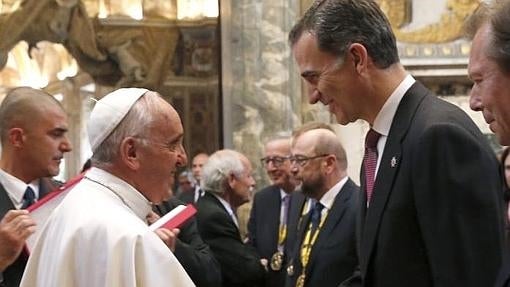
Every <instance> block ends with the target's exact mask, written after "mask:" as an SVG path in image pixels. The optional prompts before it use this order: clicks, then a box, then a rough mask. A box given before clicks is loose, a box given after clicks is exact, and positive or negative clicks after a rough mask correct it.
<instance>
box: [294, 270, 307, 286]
mask: <svg viewBox="0 0 510 287" xmlns="http://www.w3.org/2000/svg"><path fill="white" fill-rule="evenodd" d="M303 286H305V273H302V274H301V275H299V277H298V278H297V281H296V287H303Z"/></svg>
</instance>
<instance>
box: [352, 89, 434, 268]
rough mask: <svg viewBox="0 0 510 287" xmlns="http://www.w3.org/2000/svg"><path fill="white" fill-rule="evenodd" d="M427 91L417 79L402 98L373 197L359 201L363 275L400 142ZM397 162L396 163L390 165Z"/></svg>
mask: <svg viewBox="0 0 510 287" xmlns="http://www.w3.org/2000/svg"><path fill="white" fill-rule="evenodd" d="M427 93H428V90H427V89H426V88H425V87H423V85H421V84H420V83H418V82H416V83H415V84H413V86H412V87H411V88H410V89H409V90H408V91H407V92H406V94H405V95H404V97H403V98H402V100H401V102H400V104H399V106H398V108H397V112H396V113H395V117H394V118H393V122H392V124H391V128H390V132H389V134H388V139H387V141H386V145H385V147H384V151H383V154H382V159H381V162H380V164H379V170H378V172H377V177H376V181H375V184H374V191H373V198H372V202H371V203H370V206H369V208H368V210H367V208H366V195H362V198H361V199H362V200H361V203H360V204H361V220H362V222H361V223H362V226H361V230H360V231H361V248H360V265H361V271H362V274H366V272H367V268H368V263H369V261H370V256H371V254H372V250H373V247H374V243H375V239H376V237H377V233H378V230H379V224H380V222H381V218H382V217H383V212H384V210H385V208H386V203H387V201H388V198H389V196H390V194H391V191H392V188H393V182H394V178H395V176H396V174H397V172H398V170H399V167H400V164H399V163H400V162H401V161H402V141H403V139H404V138H405V135H406V134H407V130H408V128H409V125H410V123H411V120H412V118H413V116H414V114H415V112H416V109H417V107H418V105H419V104H420V102H421V101H422V100H423V98H424V97H425V95H426V94H427ZM392 162H393V163H396V164H392ZM362 188H363V189H362V193H365V190H366V189H365V183H364V177H363V176H362Z"/></svg>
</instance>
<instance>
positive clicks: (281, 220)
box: [248, 136, 296, 287]
mask: <svg viewBox="0 0 510 287" xmlns="http://www.w3.org/2000/svg"><path fill="white" fill-rule="evenodd" d="M289 156H290V136H277V137H274V138H272V139H271V140H269V141H268V142H267V143H266V145H265V148H264V157H263V158H261V159H260V162H261V164H262V165H263V166H264V168H265V169H266V172H267V175H268V176H269V178H270V180H271V183H272V185H270V186H268V187H265V188H263V189H262V190H260V191H258V192H257V193H255V196H254V198H253V206H252V209H251V213H250V219H249V221H248V242H249V243H250V244H251V245H253V246H254V247H255V248H256V249H257V251H258V253H259V255H260V256H261V257H262V258H264V259H266V260H267V261H268V269H269V273H268V276H267V278H266V282H265V284H266V285H265V286H268V287H269V286H274V287H278V286H284V284H285V265H286V259H287V258H286V257H287V256H286V255H287V252H286V250H287V246H290V245H291V243H290V242H289V241H288V236H287V235H288V233H289V224H288V223H289V222H288V219H289V209H290V202H291V196H292V194H293V192H294V190H295V188H296V184H295V181H294V180H293V178H292V175H291V173H290V162H289Z"/></svg>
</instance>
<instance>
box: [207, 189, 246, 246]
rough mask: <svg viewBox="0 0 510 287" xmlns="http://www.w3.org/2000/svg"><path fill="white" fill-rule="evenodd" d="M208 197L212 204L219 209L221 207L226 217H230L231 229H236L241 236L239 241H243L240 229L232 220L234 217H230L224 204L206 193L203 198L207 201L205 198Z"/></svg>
mask: <svg viewBox="0 0 510 287" xmlns="http://www.w3.org/2000/svg"><path fill="white" fill-rule="evenodd" d="M206 196H207V197H208V198H209V199H208V200H209V201H211V203H213V204H215V205H217V207H219V208H220V209H221V210H222V211H223V212H224V213H225V216H226V217H228V219H229V220H228V222H229V223H230V225H231V226H230V227H231V228H233V229H235V230H236V232H237V235H238V236H239V240H241V241H242V239H241V233H239V227H237V225H236V224H235V222H234V220H233V219H232V217H231V216H230V214H229V213H228V211H227V209H226V208H225V206H223V204H222V203H221V202H220V200H219V199H217V198H216V196H214V195H212V194H210V193H208V192H206V193H205V195H204V196H203V198H204V199H205V197H206Z"/></svg>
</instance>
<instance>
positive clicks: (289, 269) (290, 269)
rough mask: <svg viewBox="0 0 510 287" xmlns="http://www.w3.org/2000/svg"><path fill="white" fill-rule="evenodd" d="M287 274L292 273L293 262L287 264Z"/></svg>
mask: <svg viewBox="0 0 510 287" xmlns="http://www.w3.org/2000/svg"><path fill="white" fill-rule="evenodd" d="M287 275H289V276H292V275H294V264H292V263H291V264H290V265H289V266H287Z"/></svg>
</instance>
